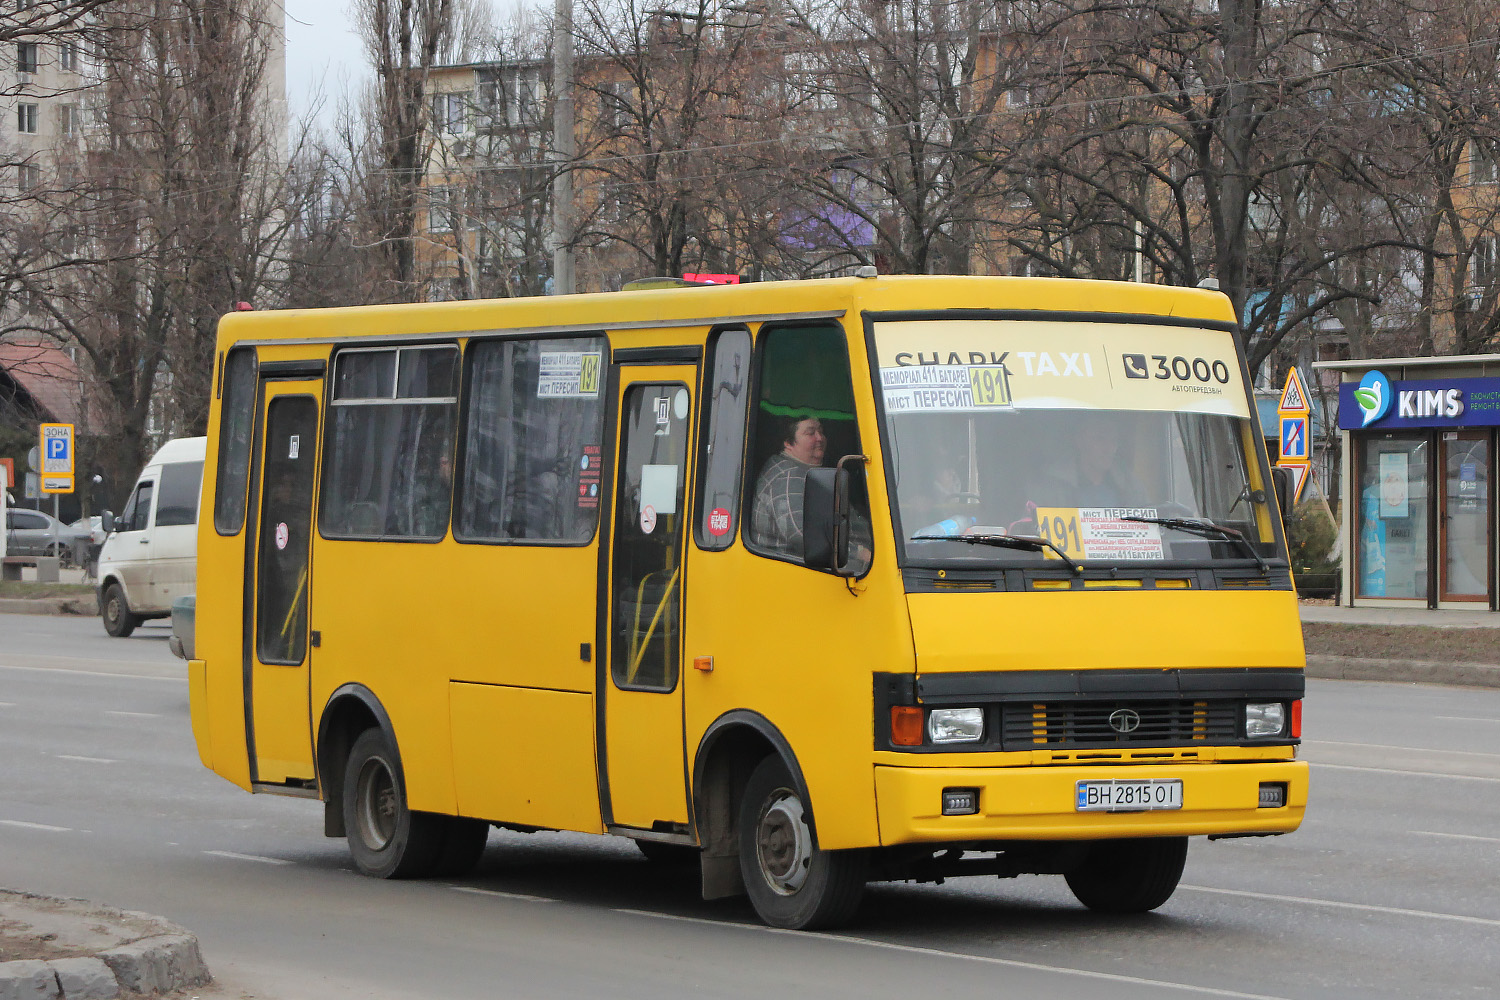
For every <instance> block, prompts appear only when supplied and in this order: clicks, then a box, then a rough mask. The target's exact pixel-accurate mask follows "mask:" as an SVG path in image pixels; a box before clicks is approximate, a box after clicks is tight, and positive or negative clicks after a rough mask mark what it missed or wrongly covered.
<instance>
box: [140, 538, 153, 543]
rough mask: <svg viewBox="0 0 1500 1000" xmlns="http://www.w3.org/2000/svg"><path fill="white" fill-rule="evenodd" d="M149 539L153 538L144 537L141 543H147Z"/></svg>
mask: <svg viewBox="0 0 1500 1000" xmlns="http://www.w3.org/2000/svg"><path fill="white" fill-rule="evenodd" d="M149 541H151V539H149V538H142V539H141V541H140V544H142V545H145V544H146V543H147V542H149Z"/></svg>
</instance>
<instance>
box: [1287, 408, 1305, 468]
mask: <svg viewBox="0 0 1500 1000" xmlns="http://www.w3.org/2000/svg"><path fill="white" fill-rule="evenodd" d="M1307 422H1308V421H1307V418H1306V417H1282V418H1281V457H1282V458H1283V459H1290V460H1305V459H1306V458H1307Z"/></svg>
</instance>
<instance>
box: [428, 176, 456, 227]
mask: <svg viewBox="0 0 1500 1000" xmlns="http://www.w3.org/2000/svg"><path fill="white" fill-rule="evenodd" d="M453 214H454V197H453V189H452V188H450V187H430V188H428V189H427V228H428V230H429V231H430V232H434V233H450V232H452V231H453Z"/></svg>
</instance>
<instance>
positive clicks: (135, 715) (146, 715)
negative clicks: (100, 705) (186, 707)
mask: <svg viewBox="0 0 1500 1000" xmlns="http://www.w3.org/2000/svg"><path fill="white" fill-rule="evenodd" d="M104 714H105V715H128V716H130V717H131V718H132V719H160V718H161V716H160V715H157V714H156V713H155V712H117V711H114V710H113V709H105V710H104Z"/></svg>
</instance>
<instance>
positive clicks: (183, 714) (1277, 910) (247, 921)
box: [0, 615, 1500, 1000]
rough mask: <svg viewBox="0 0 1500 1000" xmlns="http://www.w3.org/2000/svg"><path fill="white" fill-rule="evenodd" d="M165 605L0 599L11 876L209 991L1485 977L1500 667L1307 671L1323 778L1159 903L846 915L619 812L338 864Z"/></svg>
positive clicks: (1421, 993)
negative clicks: (1467, 682) (564, 830)
mask: <svg viewBox="0 0 1500 1000" xmlns="http://www.w3.org/2000/svg"><path fill="white" fill-rule="evenodd" d="M166 634H167V632H166V629H164V628H161V627H151V626H147V627H144V628H142V629H140V630H139V631H137V633H136V635H135V636H133V637H132V638H130V639H123V640H121V639H110V638H108V637H107V636H105V635H104V633H103V630H102V629H101V628H100V626H99V623H98V621H97V620H94V619H67V618H46V617H40V616H12V615H0V886H4V887H6V888H13V889H25V890H30V891H35V892H42V893H50V894H54V895H65V896H78V897H82V898H87V899H91V900H94V901H96V902H99V903H105V904H109V905H113V906H118V907H123V908H127V909H140V910H146V911H148V912H151V913H156V914H160V915H162V916H165V917H168V918H169V919H172V920H175V921H177V922H179V923H181V924H183V925H185V926H187V927H189V928H191V929H192V930H193V931H194V932H196V933H197V934H198V936H199V938H200V941H201V943H202V946H203V951H204V954H205V956H206V958H207V959H208V962H209V966H210V968H211V969H212V970H213V971H214V973H215V974H216V976H218V977H219V978H220V980H221V981H222V982H223V983H224V984H226V986H225V987H223V989H224V990H225V992H223V993H222V994H221V995H224V996H235V997H238V996H248V995H253V996H255V997H258V998H274V1000H323V998H335V997H361V998H372V1000H375V998H379V1000H384V998H390V1000H406V998H417V997H424V998H425V997H436V996H440V997H444V998H470V997H474V998H478V997H484V998H490V997H539V998H540V997H547V998H559V997H589V998H597V997H601V996H604V997H643V998H646V997H649V998H662V997H679V996H688V995H692V996H694V997H725V998H730V997H733V998H744V997H756V998H762V997H765V996H767V995H783V994H787V993H793V992H794V993H796V994H798V995H802V996H812V997H819V998H822V997H859V998H861V1000H870V998H872V997H876V996H880V997H884V996H892V997H903V996H911V997H922V998H924V1000H925V998H929V997H950V996H951V997H962V998H965V1000H972V998H974V997H976V996H999V997H1023V996H1024V997H1028V998H1029V997H1034V996H1045V997H1101V998H1103V997H1109V998H1137V997H1140V998H1145V997H1178V996H1180V997H1205V996H1206V997H1284V998H1325V997H1349V998H1360V1000H1369V998H1376V997H1403V998H1406V997H1422V998H1438V997H1492V996H1495V995H1496V989H1497V987H1496V984H1497V983H1500V948H1496V947H1495V945H1496V942H1497V941H1500V877H1497V871H1500V864H1497V862H1500V691H1479V690H1463V689H1457V688H1437V687H1420V686H1412V685H1394V684H1392V685H1382V684H1362V683H1354V682H1347V681H1343V682H1340V681H1321V682H1320V681H1314V682H1310V684H1309V696H1308V700H1307V702H1306V706H1305V707H1306V712H1305V721H1304V733H1305V734H1306V735H1307V736H1308V737H1309V739H1308V741H1307V743H1306V744H1305V748H1304V753H1305V756H1306V757H1307V758H1308V759H1309V760H1311V761H1312V762H1313V764H1314V767H1313V789H1312V794H1313V800H1312V806H1311V808H1310V810H1309V814H1308V819H1307V822H1306V823H1305V825H1304V826H1303V828H1302V829H1301V830H1300V831H1298V832H1297V833H1295V834H1292V835H1290V836H1286V837H1276V838H1268V839H1255V840H1232V841H1220V842H1215V843H1209V842H1206V841H1204V840H1201V839H1199V840H1195V841H1194V842H1193V846H1192V848H1191V849H1190V851H1189V855H1188V869H1187V873H1186V875H1185V877H1184V880H1183V885H1182V887H1181V888H1180V889H1179V890H1178V892H1177V894H1176V895H1175V896H1174V897H1173V898H1172V899H1171V901H1169V902H1168V903H1167V904H1166V905H1165V906H1164V907H1162V908H1161V909H1160V910H1159V911H1157V912H1156V913H1154V914H1149V915H1146V916H1141V917H1132V918H1125V919H1121V918H1109V917H1102V916H1097V915H1094V914H1092V913H1090V912H1088V911H1087V910H1085V909H1083V908H1082V907H1081V906H1079V905H1078V904H1077V903H1075V902H1074V901H1073V899H1072V896H1071V895H1070V894H1069V893H1068V891H1067V887H1066V886H1065V885H1064V884H1063V882H1062V880H1061V879H1060V878H1056V877H1026V878H1020V879H1011V880H998V879H993V878H968V879H955V880H952V881H949V882H948V883H946V884H945V885H943V886H914V885H877V886H872V888H871V892H870V894H869V896H868V897H867V901H866V906H865V908H864V910H863V911H862V913H861V916H860V919H859V921H858V923H857V924H856V925H855V926H853V927H851V928H849V929H848V930H847V931H843V932H840V933H837V934H798V933H789V932H782V931H772V930H768V929H766V928H763V927H760V926H758V925H756V924H755V923H754V922H753V918H752V916H751V914H750V912H749V909H748V906H747V905H746V904H745V903H743V902H741V901H727V902H725V901H721V902H715V903H704V902H702V901H701V900H700V899H698V897H697V891H696V890H697V885H696V881H695V878H694V877H693V876H692V875H691V874H689V873H687V872H685V871H673V870H670V869H662V868H659V867H656V866H653V865H651V864H648V863H647V862H645V861H644V860H642V859H641V858H640V856H639V855H638V854H637V852H636V851H635V849H634V847H633V846H632V845H630V844H629V843H626V842H623V841H617V840H614V839H612V838H607V837H587V836H573V835H562V834H534V835H529V836H528V835H522V834H514V833H502V832H499V831H496V832H493V833H492V834H491V837H490V845H489V849H488V851H487V853H486V855H485V858H484V860H483V862H482V864H481V867H480V869H479V871H478V872H477V873H476V874H475V875H474V876H473V877H471V878H468V879H465V880H462V881H460V882H417V883H412V882H381V881H377V880H374V879H368V878H363V877H360V876H357V875H354V874H353V873H352V871H351V865H350V862H349V859H348V855H347V852H346V848H345V846H344V844H343V842H342V841H340V840H328V839H325V838H324V837H322V836H321V814H320V809H321V807H320V805H319V804H318V803H316V802H312V801H304V800H296V799H285V798H277V797H272V796H251V795H247V794H245V793H244V792H241V791H240V790H239V789H237V788H235V787H233V786H231V785H229V784H228V783H227V782H225V781H223V780H222V779H220V778H219V777H217V776H216V775H214V774H212V773H211V772H209V771H207V770H205V769H204V768H203V767H202V766H201V765H200V764H199V762H198V758H197V753H196V750H195V749H194V746H193V742H192V736H191V734H190V732H189V726H188V715H187V686H186V681H185V669H184V667H183V665H182V664H181V661H177V660H174V659H173V658H172V657H171V655H170V654H169V653H168V651H167V649H166V641H165V640H166Z"/></svg>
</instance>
